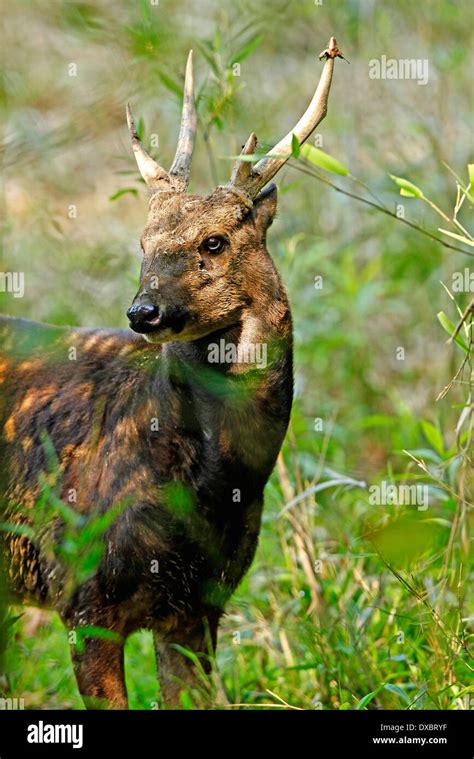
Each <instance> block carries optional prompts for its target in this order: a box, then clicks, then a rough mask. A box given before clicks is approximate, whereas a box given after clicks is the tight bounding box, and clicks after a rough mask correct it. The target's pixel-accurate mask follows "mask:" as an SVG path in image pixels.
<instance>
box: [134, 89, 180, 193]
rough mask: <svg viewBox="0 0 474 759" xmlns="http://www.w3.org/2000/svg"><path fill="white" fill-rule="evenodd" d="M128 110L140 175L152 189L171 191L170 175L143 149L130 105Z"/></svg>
mask: <svg viewBox="0 0 474 759" xmlns="http://www.w3.org/2000/svg"><path fill="white" fill-rule="evenodd" d="M126 110H127V124H128V130H129V132H130V136H131V138H132V148H133V152H134V154H135V159H136V162H137V166H138V168H139V170H140V174H141V175H142V177H143V179H144V180H145V182H146V183H147V185H148V186H149V187H151V188H152V189H169V186H170V177H169V175H168V173H167V172H166V171H165V170H164V169H163V168H162V167H161V166H160V164H159V163H157V162H156V161H155V160H154V159H153V158H152V157H151V155H150V154H149V153H147V151H146V150H145V148H144V147H143V145H142V141H141V140H140V138H139V136H138V132H137V130H136V127H135V122H134V120H133V116H132V112H131V110H130V106H129V104H128V103H127V106H126ZM163 185H164V187H163Z"/></svg>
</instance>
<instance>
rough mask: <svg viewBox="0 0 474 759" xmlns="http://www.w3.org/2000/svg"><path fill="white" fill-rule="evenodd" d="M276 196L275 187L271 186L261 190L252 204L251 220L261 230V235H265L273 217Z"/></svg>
mask: <svg viewBox="0 0 474 759" xmlns="http://www.w3.org/2000/svg"><path fill="white" fill-rule="evenodd" d="M277 195H278V192H277V187H276V185H275V184H271V185H269V186H268V187H267V188H266V189H265V190H262V192H261V193H260V194H259V195H257V197H256V198H255V200H254V202H253V210H252V214H253V218H254V221H255V224H256V226H257V227H258V228H259V229H260V230H261V232H262V234H265V232H266V231H267V229H268V227H269V226H270V225H271V223H272V221H273V219H274V217H275V213H276V209H277Z"/></svg>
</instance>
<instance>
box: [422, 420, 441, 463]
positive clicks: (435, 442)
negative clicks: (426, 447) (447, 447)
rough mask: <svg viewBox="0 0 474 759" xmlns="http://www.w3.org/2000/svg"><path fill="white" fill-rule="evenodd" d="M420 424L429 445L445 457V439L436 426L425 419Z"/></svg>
mask: <svg viewBox="0 0 474 759" xmlns="http://www.w3.org/2000/svg"><path fill="white" fill-rule="evenodd" d="M420 424H421V429H422V430H423V434H424V436H425V438H426V439H427V441H428V443H429V444H430V445H431V446H432V447H433V448H434V450H435V451H436V452H437V453H439V455H440V456H444V444H443V438H442V435H441V432H440V431H439V429H438V428H437V427H435V425H434V424H432V423H431V422H427V421H426V420H425V419H422V420H421V422H420Z"/></svg>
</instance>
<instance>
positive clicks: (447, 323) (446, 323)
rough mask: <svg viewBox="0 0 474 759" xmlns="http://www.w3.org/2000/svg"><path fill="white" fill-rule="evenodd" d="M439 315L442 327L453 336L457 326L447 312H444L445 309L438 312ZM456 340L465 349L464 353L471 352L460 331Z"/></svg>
mask: <svg viewBox="0 0 474 759" xmlns="http://www.w3.org/2000/svg"><path fill="white" fill-rule="evenodd" d="M437 317H438V321H439V323H440V324H441V326H442V328H443V329H444V330H445V331H446V332H447V333H448V335H449V336H451V335H452V334H453V333H454V330H455V329H456V327H455V326H454V324H453V323H452V321H451V320H450V319H448V317H447V316H446V314H445V313H444V311H440V312H439V313H438V314H437ZM454 342H455V343H456V344H457V345H458V346H459V347H460V348H461V350H463V351H464V353H466V355H467V354H468V353H469V348H468V346H467V345H466V343H465V342H464V340H463V339H462V337H461V335H460V333H459V332H458V334H457V335H456V337H455V338H454Z"/></svg>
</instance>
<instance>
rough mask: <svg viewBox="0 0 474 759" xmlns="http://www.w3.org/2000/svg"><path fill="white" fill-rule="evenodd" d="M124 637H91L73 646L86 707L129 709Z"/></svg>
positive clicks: (77, 675) (75, 666)
mask: <svg viewBox="0 0 474 759" xmlns="http://www.w3.org/2000/svg"><path fill="white" fill-rule="evenodd" d="M123 647H124V644H123V641H120V642H116V641H111V640H105V639H103V638H96V637H88V638H86V639H85V640H83V641H82V644H81V645H80V646H79V647H78V646H77V644H76V646H74V647H73V649H72V663H73V667H74V674H75V675H76V680H77V685H78V688H79V692H80V694H81V696H82V699H83V701H84V705H85V707H86V709H128V702H127V691H126V688H125V671H124V653H123Z"/></svg>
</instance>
